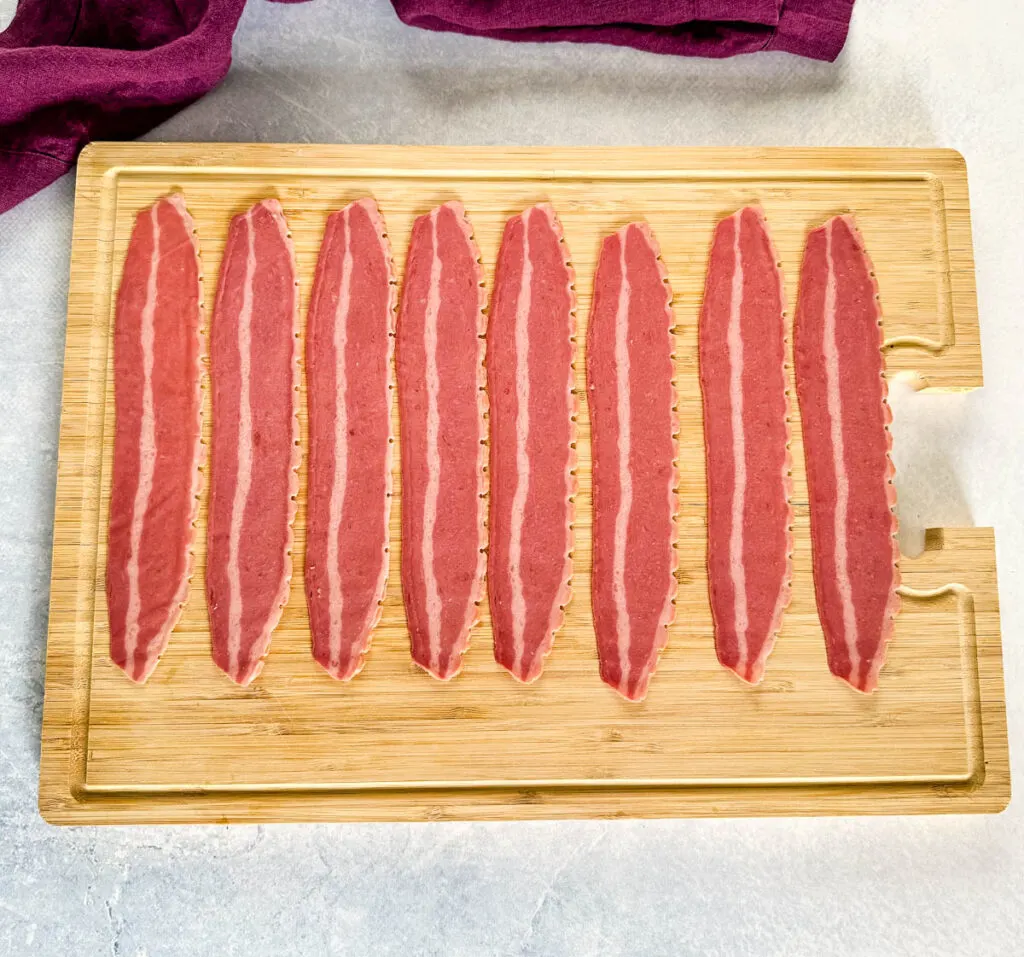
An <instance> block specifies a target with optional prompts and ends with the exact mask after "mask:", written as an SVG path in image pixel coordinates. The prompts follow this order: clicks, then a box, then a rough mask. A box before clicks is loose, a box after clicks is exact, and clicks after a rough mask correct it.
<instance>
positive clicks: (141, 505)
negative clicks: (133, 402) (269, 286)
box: [124, 203, 160, 674]
mask: <svg viewBox="0 0 1024 957" xmlns="http://www.w3.org/2000/svg"><path fill="white" fill-rule="evenodd" d="M149 217H150V222H151V223H152V226H153V252H152V253H151V255H150V260H149V275H148V276H147V278H146V301H145V304H144V305H143V307H142V326H141V329H140V340H141V344H142V418H141V422H140V428H139V484H138V485H137V486H136V487H135V499H134V501H133V502H132V523H131V552H130V554H129V556H128V568H127V572H128V612H127V619H126V621H125V635H124V642H125V667H126V668H127V670H128V672H129V674H134V673H135V668H134V665H133V662H134V660H135V653H136V650H137V648H138V643H139V616H140V615H141V613H142V596H141V595H140V593H139V550H140V549H141V547H142V528H143V525H144V523H145V520H146V511H147V509H148V508H149V497H150V495H151V494H152V493H153V473H154V470H155V468H156V417H155V415H154V412H153V343H154V337H155V330H154V318H155V316H156V296H157V287H156V279H157V272H158V271H159V268H160V221H159V218H158V216H157V204H156V203H154V204H153V206H152V207H150V211H149Z"/></svg>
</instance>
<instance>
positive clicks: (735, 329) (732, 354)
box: [726, 209, 750, 674]
mask: <svg viewBox="0 0 1024 957" xmlns="http://www.w3.org/2000/svg"><path fill="white" fill-rule="evenodd" d="M733 218H734V221H735V225H734V229H733V268H732V288H731V290H730V293H731V296H730V300H729V327H728V331H727V333H726V342H727V345H728V350H729V405H730V421H731V425H732V459H733V489H732V516H731V518H732V528H731V529H730V534H729V574H730V577H731V578H732V591H733V615H734V618H735V628H736V640H737V644H738V646H739V660H738V661H737V663H736V670H737V671H739V672H740V673H741V674H742V673H743V672H744V671H745V670H746V667H747V657H748V655H749V640H748V636H747V629H748V627H749V625H750V622H749V619H748V617H747V574H746V567H745V563H744V558H743V509H744V504H745V499H746V491H747V449H746V437H745V435H744V426H743V330H742V319H743V255H742V251H741V249H740V230H741V229H742V223H743V210H742V209H741V210H740V211H739V212H737V213H736V214H735V216H734V217H733Z"/></svg>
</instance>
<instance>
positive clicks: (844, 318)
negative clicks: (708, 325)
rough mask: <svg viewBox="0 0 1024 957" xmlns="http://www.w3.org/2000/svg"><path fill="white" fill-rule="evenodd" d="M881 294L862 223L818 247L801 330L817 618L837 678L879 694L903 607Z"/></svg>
mask: <svg viewBox="0 0 1024 957" xmlns="http://www.w3.org/2000/svg"><path fill="white" fill-rule="evenodd" d="M881 345H882V329H881V310H880V308H879V304H878V287H877V286H876V284H875V280H874V273H873V271H872V268H871V263H870V261H869V260H868V255H867V252H866V251H865V249H864V244H863V242H862V240H861V237H860V234H859V233H858V232H857V228H856V226H855V224H854V221H853V217H852V216H837V217H835V218H834V219H830V220H829V221H828V222H827V223H825V225H824V226H822V227H821V228H820V229H816V230H814V231H813V232H812V233H811V234H810V235H809V236H808V237H807V249H806V251H805V252H804V262H803V268H802V270H801V273H800V301H799V303H798V308H797V315H796V322H795V328H794V332H793V352H794V358H795V364H796V385H797V398H798V400H799V402H800V418H801V421H802V423H803V438H804V453H805V456H806V460H807V485H808V492H809V494H810V511H811V545H812V552H813V559H814V591H815V596H816V598H817V602H818V617H819V618H820V619H821V626H822V630H823V631H824V633H825V649H826V652H827V655H828V666H829V668H830V670H831V671H832V673H833V674H834V675H836V676H837V677H839V678H842V679H843V680H844V681H848V682H849V683H850V684H851V685H852V686H853V687H854V688H856V689H857V690H858V691H863V692H871V691H873V690H874V689H875V687H876V686H877V684H878V672H879V670H880V669H881V667H882V664H883V663H884V661H885V646H886V644H887V643H888V641H889V638H890V637H891V635H892V628H893V619H894V618H895V616H896V613H897V611H898V609H899V597H898V595H897V593H896V589H897V587H898V586H899V566H898V560H899V547H898V545H897V543H896V515H895V511H894V509H895V504H896V492H895V489H894V487H893V483H892V476H893V467H892V461H891V460H890V458H889V451H890V449H891V446H892V440H891V437H890V435H889V430H888V425H889V423H890V422H891V421H892V415H891V413H890V411H889V406H888V403H887V402H886V395H887V388H886V383H885V379H884V378H883V366H882V353H881Z"/></svg>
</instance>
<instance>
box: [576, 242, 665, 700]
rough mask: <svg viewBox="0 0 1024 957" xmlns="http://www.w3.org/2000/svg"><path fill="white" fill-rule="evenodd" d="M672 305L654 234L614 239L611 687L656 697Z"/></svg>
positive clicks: (603, 450)
mask: <svg viewBox="0 0 1024 957" xmlns="http://www.w3.org/2000/svg"><path fill="white" fill-rule="evenodd" d="M671 302H672V293H671V290H670V289H669V286H668V279H667V276H666V273H665V268H664V265H663V264H662V262H661V259H660V256H659V252H658V245H657V242H656V241H655V239H654V235H653V234H652V233H651V230H650V227H649V226H647V224H646V223H631V224H629V225H628V226H624V227H623V228H622V229H620V230H619V231H618V232H616V233H614V234H613V235H611V236H609V237H608V238H607V239H605V241H604V244H603V246H602V247H601V255H600V259H599V261H598V265H597V275H596V277H595V279H594V303H593V307H592V309H591V314H590V327H589V330H588V333H587V395H588V399H589V403H590V421H591V447H592V456H593V486H594V570H593V585H592V593H593V594H592V600H593V611H594V627H595V630H596V633H597V651H598V656H599V658H600V662H601V678H602V680H604V681H605V682H607V683H608V684H609V685H611V686H612V687H613V688H615V689H616V690H617V691H618V692H619V693H620V694H621V695H623V696H624V697H626V698H628V699H630V700H632V701H640V700H642V699H643V698H644V696H645V695H646V694H647V686H648V683H649V682H650V679H651V675H652V674H653V673H654V669H655V668H656V667H657V663H658V654H659V653H660V651H661V649H662V648H663V647H664V646H665V642H666V640H667V638H668V626H669V624H670V623H671V621H672V617H673V613H674V606H673V603H672V602H673V598H674V597H675V592H676V582H675V568H676V555H675V548H674V544H675V538H676V530H675V511H676V495H675V490H674V489H675V482H676V469H675V462H674V459H675V455H676V441H675V428H676V419H675V413H674V411H673V409H674V406H675V388H674V386H673V383H672V368H673V367H672V346H673V339H672V325H673V319H672V306H671Z"/></svg>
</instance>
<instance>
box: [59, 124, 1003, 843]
mask: <svg viewBox="0 0 1024 957" xmlns="http://www.w3.org/2000/svg"><path fill="white" fill-rule="evenodd" d="M172 189H179V190H181V191H183V193H184V195H185V198H186V202H187V204H188V208H189V210H190V211H191V213H192V215H193V217H194V218H195V222H196V227H197V229H198V235H199V243H200V248H201V252H202V259H203V264H204V274H205V277H204V297H205V300H206V302H207V303H208V304H212V302H213V298H214V292H215V287H216V278H217V273H218V267H219V263H220V258H221V253H222V250H223V247H224V242H225V238H226V234H227V228H228V223H229V220H230V218H231V216H232V215H234V214H235V213H238V212H241V211H243V210H244V209H245V208H246V207H248V206H249V205H250V204H251V203H253V202H254V201H256V200H258V199H261V198H264V197H268V196H276V197H277V198H278V199H280V201H281V203H282V205H283V207H284V211H285V214H286V216H287V218H288V223H289V225H290V228H291V231H292V236H293V238H294V241H295V247H296V253H297V257H298V265H299V280H300V286H301V310H302V312H301V314H302V320H303V323H304V321H305V312H306V305H307V303H308V299H309V293H310V287H311V283H312V278H313V271H314V267H315V263H316V256H317V252H318V249H319V244H320V239H321V236H322V233H323V228H324V222H325V219H326V217H327V215H328V213H329V212H331V211H332V210H334V209H337V208H339V207H341V206H342V205H344V204H345V203H347V202H349V201H351V200H353V199H356V198H359V197H361V196H365V195H372V196H373V197H375V198H376V199H377V201H378V202H379V204H380V207H381V210H382V212H383V214H384V216H385V218H386V221H387V226H388V231H389V233H390V237H391V242H392V244H393V247H394V252H395V262H396V266H397V269H398V272H399V278H401V274H402V268H403V264H404V257H405V248H406V244H407V242H408V238H409V234H410V229H411V226H412V222H413V219H414V218H415V217H416V216H417V215H419V214H421V213H424V212H426V211H427V210H429V209H430V208H431V207H432V206H434V205H436V204H437V203H440V202H442V201H444V200H448V199H460V200H462V202H463V203H465V205H466V208H467V211H468V213H469V216H470V219H471V221H472V223H473V226H474V228H475V233H476V237H477V240H478V242H479V245H480V249H481V252H482V255H483V259H484V265H485V269H486V273H487V281H488V286H489V285H490V280H491V277H492V275H493V267H494V262H495V258H496V255H497V250H498V244H499V241H500V237H501V231H502V228H503V225H504V223H505V220H506V219H507V218H508V217H509V216H511V215H513V214H514V213H517V212H519V211H520V210H522V209H523V208H524V207H526V206H528V205H530V204H532V203H535V202H538V201H542V200H548V201H550V202H552V203H553V204H554V206H555V208H556V209H557V211H558V214H559V216H560V217H561V220H562V223H563V226H564V229H565V236H566V240H567V242H568V245H569V249H570V250H571V253H572V257H573V261H574V264H575V268H576V273H577V284H576V287H577V293H578V297H579V310H578V323H579V328H578V335H577V361H576V374H577V383H576V385H577V389H578V390H580V393H581V395H582V390H583V375H584V368H583V354H582V351H583V350H582V346H583V342H584V334H585V330H586V322H587V315H588V312H589V308H590V297H591V287H592V280H593V271H594V266H595V261H596V257H597V252H598V248H599V244H600V242H601V240H602V238H603V237H604V236H605V235H607V234H608V233H609V232H611V231H613V230H615V229H617V228H618V227H619V226H621V225H623V224H624V223H626V222H628V221H630V220H633V219H637V218H644V219H646V220H647V221H648V222H649V223H650V224H651V226H652V227H653V229H654V231H655V233H656V235H657V237H658V240H659V242H660V244H661V249H662V253H663V257H664V260H665V264H666V266H667V268H668V273H669V277H670V280H671V285H672V289H673V293H674V298H673V306H674V310H675V316H676V323H677V326H676V385H677V390H678V400H679V405H678V412H679V419H680V423H681V432H680V438H679V443H680V449H679V464H680V474H681V479H680V486H679V500H680V514H679V519H678V522H679V571H678V575H677V577H678V580H679V593H678V598H677V616H676V623H675V624H674V625H673V626H672V627H671V629H670V635H669V644H668V648H667V649H666V651H665V653H664V654H663V656H662V658H661V663H660V666H659V669H658V672H657V675H656V676H655V678H654V680H653V682H652V684H651V690H650V693H649V695H648V697H647V700H646V701H644V702H643V703H642V704H635V703H630V702H627V701H624V700H623V699H621V698H620V697H619V696H618V695H616V694H615V693H614V692H613V691H611V690H610V689H609V688H607V687H606V686H605V685H604V684H602V683H601V681H600V680H599V678H598V673H597V656H596V651H595V648H594V638H593V628H592V624H591V617H590V587H589V586H590V583H589V569H590V560H591V552H590V544H591V543H590V520H591V514H590V513H591V498H590V455H589V424H588V417H587V408H586V403H585V402H582V403H581V408H580V416H579V432H580V434H579V441H578V452H579V460H580V463H579V469H578V478H579V486H580V490H579V495H578V497H577V521H576V526H575V534H576V544H575V552H574V578H573V597H572V601H571V603H570V605H569V607H568V610H567V614H568V617H567V622H566V625H565V628H564V629H563V630H562V631H561V632H560V633H559V635H558V637H557V640H556V643H555V648H554V651H553V653H552V654H551V656H550V658H549V659H548V661H547V666H546V669H545V672H544V675H543V677H542V678H541V680H540V681H538V682H537V683H536V684H534V685H531V686H528V687H525V686H522V685H520V684H518V683H516V682H515V681H513V680H512V679H511V678H510V677H509V676H508V675H507V674H506V673H505V672H504V671H502V670H501V669H500V668H499V667H498V666H497V665H496V664H495V663H494V660H493V658H492V653H491V634H490V626H489V621H488V618H487V615H486V610H487V609H486V604H485V605H484V608H483V609H482V611H483V612H484V617H483V620H482V622H481V624H480V625H479V626H478V627H477V628H476V629H475V631H474V634H473V641H472V645H471V648H470V651H469V653H468V654H467V656H466V659H465V665H464V670H463V673H462V674H461V675H460V676H459V677H458V678H457V679H456V680H454V681H453V682H451V683H448V684H443V683H441V682H438V681H435V680H434V679H432V678H430V677H428V676H427V675H426V674H425V673H423V672H422V671H420V670H419V669H418V668H416V667H415V666H414V665H413V664H412V663H411V661H410V658H409V653H408V647H407V641H408V638H407V633H406V627H405V620H404V614H403V609H402V602H401V591H400V584H399V560H400V553H401V548H400V545H401V543H400V540H399V515H400V508H401V483H400V476H399V473H398V462H399V456H400V454H401V453H400V450H399V455H398V456H396V459H395V462H396V471H395V497H396V503H395V504H396V507H395V509H394V510H393V517H392V526H391V570H390V578H389V583H388V589H387V596H386V601H385V606H384V615H383V620H382V622H381V625H380V627H379V628H378V629H377V632H376V637H375V640H374V645H373V650H372V652H371V654H370V656H369V658H368V660H367V664H366V667H365V669H364V671H363V672H362V674H360V675H359V676H358V677H357V678H356V679H355V680H354V681H352V682H351V683H349V684H340V683H337V682H335V681H334V680H332V679H331V678H330V677H328V675H327V674H326V673H325V672H324V671H322V670H321V669H320V668H319V666H317V665H316V664H315V663H314V661H313V659H312V657H311V655H310V651H309V643H310V638H309V627H308V619H307V614H306V605H305V596H304V591H303V580H302V567H303V557H304V537H305V536H304V527H305V514H304V505H305V464H304V465H303V473H302V483H303V484H302V489H301V492H300V496H299V511H298V517H297V521H296V536H295V549H294V554H293V559H294V563H295V574H294V578H293V581H292V591H291V599H290V601H289V603H288V605H287V607H286V609H285V612H284V617H283V618H282V621H281V624H280V627H279V628H278V629H277V631H276V632H275V634H274V639H273V643H272V645H271V651H270V656H269V658H268V660H267V664H266V667H265V669H264V671H263V673H262V674H261V675H260V677H259V678H258V679H257V680H256V681H255V682H254V683H253V684H252V685H251V686H250V687H248V688H238V687H236V686H235V685H233V684H232V683H231V682H230V681H229V680H228V679H227V678H226V677H225V676H224V675H223V674H221V673H220V672H219V671H218V670H217V669H216V667H215V666H214V664H213V662H212V661H211V659H210V654H209V631H208V623H207V615H206V604H205V581H204V571H205V554H206V551H205V534H206V490H204V496H203V507H202V511H201V514H200V519H199V529H198V542H197V552H196V569H195V575H194V579H193V582H192V594H191V597H190V600H189V602H188V604H187V607H186V609H185V614H184V617H183V618H182V620H181V623H180V624H179V626H178V628H177V629H176V631H175V633H174V635H173V636H172V638H171V642H170V645H169V647H168V650H167V653H166V655H165V656H164V658H163V660H162V661H161V663H160V665H159V667H158V668H157V670H156V672H155V673H154V675H153V676H152V678H150V680H149V682H148V684H146V685H145V686H143V687H139V686H136V685H133V684H132V683H131V682H130V681H129V680H128V679H127V678H126V677H125V676H124V675H123V674H122V673H121V672H120V671H119V670H118V669H117V668H116V667H115V666H114V665H113V664H112V663H111V661H110V659H109V657H108V651H107V646H108V637H109V636H108V630H107V612H106V602H105V597H104V580H103V575H104V568H105V562H106V522H107V507H108V495H109V487H110V473H111V453H112V446H113V429H114V417H113V388H112V361H111V360H112V349H111V329H112V320H113V309H114V301H115V295H116V291H117V286H118V283H119V281H120V273H121V267H122V263H123V259H124V255H125V250H126V247H127V243H128V238H129V234H130V231H131V227H132V223H133V220H134V217H135V215H136V213H137V212H138V211H139V210H140V209H142V208H143V207H145V206H146V205H148V204H149V203H151V202H153V201H154V200H155V199H156V198H157V197H158V196H160V195H162V194H164V193H166V192H168V191H169V190H172ZM751 202H759V203H760V204H761V205H762V206H763V207H764V209H765V211H766V213H767V216H768V220H769V222H770V224H771V228H772V233H773V236H774V239H775V243H776V246H777V248H778V252H779V255H780V258H781V260H782V264H783V272H784V275H785V285H786V295H787V299H788V302H789V303H790V304H792V303H794V302H795V299H796V291H797V278H798V270H799V264H800V259H801V255H802V251H803V244H804V239H805V236H806V234H807V231H808V230H809V229H811V228H813V227H815V226H817V225H820V224H821V223H822V222H823V221H824V220H825V219H826V218H827V217H828V216H831V215H833V214H835V213H840V212H853V213H854V214H855V215H856V217H857V222H858V224H859V226H860V228H861V231H862V233H863V235H864V239H865V242H866V244H867V247H868V250H869V252H870V254H871V257H872V260H873V261H874V264H875V269H876V273H877V278H878V284H879V287H880V292H881V300H882V308H883V312H884V332H885V336H886V340H887V343H888V345H887V348H886V368H887V375H888V376H890V377H892V376H895V375H898V374H914V375H915V376H916V377H917V379H918V383H919V384H922V385H924V386H925V387H929V388H936V389H973V388H976V387H978V386H980V385H981V383H982V374H981V354H980V349H979V336H978V319H977V306H976V301H975V289H974V272H973V260H972V253H971V235H970V218H969V208H968V198H967V178H966V171H965V168H964V164H963V160H962V159H961V157H960V156H959V155H958V154H956V153H954V152H951V151H941V150H876V149H867V150H847V149H842V150H838V149H837V150H833V149H772V150H752V149H710V150H705V149H636V148H630V149H611V148H609V149H601V148H596V149H507V148H422V147H402V146H363V147H345V146H272V145H211V144H155V143H136V144H96V145H93V146H91V147H89V148H88V149H87V150H86V152H85V153H83V155H82V158H81V160H80V162H79V168H78V189H77V197H76V206H75V226H74V239H73V249H72V265H71V292H70V300H69V306H68V331H67V353H66V360H65V370H64V397H63V419H62V424H61V437H60V456H59V465H58V485H57V506H56V520H55V530H54V554H53V580H52V585H51V605H50V631H49V645H48V653H47V669H46V702H45V713H44V721H43V736H42V764H41V772H40V808H41V810H42V813H43V815H44V816H45V817H46V819H47V820H50V821H53V822H59V823H101V822H132V821H149V822H153V821H175V822H187V821H285V820H374V819H407V820H424V819H432V820H436V819H448V818H477V819H501V818H546V817H620V816H687V815H727V814H732V815H755V814H831V813H901V812H951V811H997V810H1000V809H1001V808H1003V807H1004V806H1005V805H1006V803H1007V801H1008V799H1009V791H1010V775H1009V759H1008V752H1007V739H1006V725H1005V706H1004V697H1003V679H1002V665H1001V652H1000V638H999V613H998V601H997V592H996V573H995V546H994V541H993V535H992V530H991V529H980V528H960V529H944V530H936V531H933V532H931V533H929V535H928V537H927V546H926V548H925V551H924V552H923V554H922V555H920V556H919V557H917V558H914V559H910V558H903V559H902V561H901V566H902V571H903V582H904V601H903V610H902V612H901V614H900V616H899V618H898V621H897V624H896V631H895V636H894V639H893V641H892V644H891V645H890V650H889V656H888V663H887V665H886V667H885V669H884V670H883V672H882V675H881V682H880V687H879V690H878V691H877V692H876V693H875V694H874V695H871V696H870V697H866V696H863V695H859V694H857V693H856V692H854V691H852V690H851V689H850V688H848V687H847V686H846V685H845V684H843V683H841V682H840V681H838V680H837V679H835V678H834V677H832V675H831V674H830V673H829V671H828V668H827V666H826V662H825V650H824V642H823V638H822V633H821V628H820V625H819V623H818V619H817V614H816V610H815V604H814V592H813V584H812V579H811V558H810V538H809V534H808V510H807V490H806V481H805V475H804V467H803V450H802V446H801V441H800V432H799V424H798V423H795V424H794V436H793V454H794V461H795V468H794V479H795V497H794V502H795V510H796V525H795V537H796V548H795V556H794V582H793V601H792V604H791V606H790V608H789V611H788V614H787V615H786V618H785V621H784V625H783V630H782V634H781V636H780V638H779V640H778V643H777V645H776V650H775V652H774V653H773V654H772V656H771V658H770V659H769V662H768V669H767V675H766V678H765V680H764V682H763V683H762V684H761V685H760V686H758V687H756V688H751V687H747V686H746V685H744V684H742V683H741V682H740V681H739V680H738V679H737V678H736V677H735V676H734V675H733V674H732V673H731V672H729V671H726V670H725V669H723V668H722V667H720V666H719V664H718V662H717V660H716V658H715V652H714V645H713V637H712V635H713V633H712V625H711V615H710V609H709V605H708V598H707V576H706V570H705V555H706V545H705V512H706V493H705V464H704V448H703V438H702V423H701V402H700V391H699V385H698V375H697V316H698V312H699V308H700V300H701V295H702V291H703V282H704V271H705V267H706V263H707V254H708V247H709V243H710V239H711V233H712V229H713V227H714V224H715V222H716V221H717V220H718V219H719V218H720V217H722V216H724V215H727V214H729V213H731V212H733V211H734V210H735V209H736V208H737V207H739V206H741V205H743V204H746V203H751ZM788 315H790V316H791V315H792V309H790V312H789V313H788ZM207 318H208V319H209V315H208V316H207ZM204 388H205V412H206V418H205V429H206V432H207V439H208V438H209V425H210V417H209V388H208V383H204ZM395 415H396V417H397V409H396V410H395ZM396 421H397V419H396ZM302 424H303V429H305V403H304V395H303V406H302ZM395 434H396V435H397V434H398V432H397V428H396V432H395Z"/></svg>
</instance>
